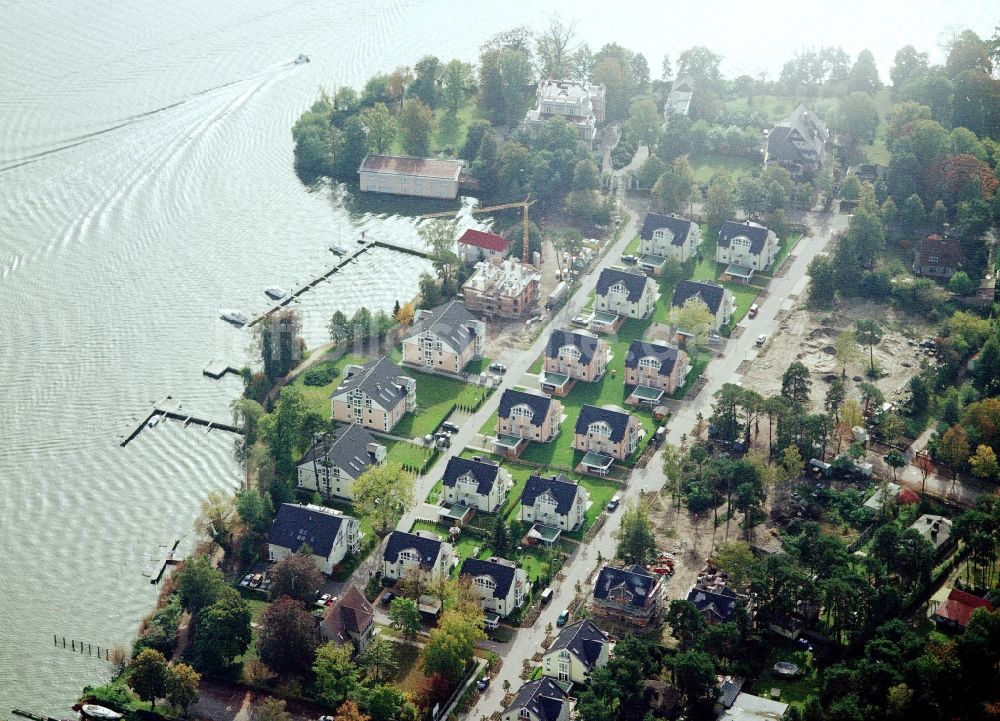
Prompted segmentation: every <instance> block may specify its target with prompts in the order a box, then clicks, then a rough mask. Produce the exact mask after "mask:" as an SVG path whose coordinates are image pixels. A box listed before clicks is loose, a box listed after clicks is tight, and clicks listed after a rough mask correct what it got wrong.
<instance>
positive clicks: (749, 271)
mask: <svg viewBox="0 0 1000 721" xmlns="http://www.w3.org/2000/svg"><path fill="white" fill-rule="evenodd" d="M780 245H781V243H780V242H779V241H778V236H777V235H775V234H774V231H773V230H769V229H768V228H765V227H764V226H763V225H760V224H759V223H752V222H750V221H749V220H747V221H744V222H742V223H737V222H736V221H735V220H727V221H726V222H725V223H723V224H722V228H720V229H719V239H718V242H717V243H716V247H715V260H716V262H718V263H727V264H728V266H729V267H728V268H726V275H728V276H729V277H730V278H731V279H733V280H739V281H744V282H749V280H750V278H751V277H752V276H753V274H754V271H764V270H767V269H768V268H769V267H770V266H771V263H773V262H774V258H775V256H777V255H778V248H779V247H780Z"/></svg>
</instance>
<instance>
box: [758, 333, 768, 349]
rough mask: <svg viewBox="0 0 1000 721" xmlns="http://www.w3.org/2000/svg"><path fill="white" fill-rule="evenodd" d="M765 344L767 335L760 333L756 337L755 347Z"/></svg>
mask: <svg viewBox="0 0 1000 721" xmlns="http://www.w3.org/2000/svg"><path fill="white" fill-rule="evenodd" d="M765 343H767V334H766V333H761V334H760V335H759V336H757V345H758V346H762V345H764V344H765Z"/></svg>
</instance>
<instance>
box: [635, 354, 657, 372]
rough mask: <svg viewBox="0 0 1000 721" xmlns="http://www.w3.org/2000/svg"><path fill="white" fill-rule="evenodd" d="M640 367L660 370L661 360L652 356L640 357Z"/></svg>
mask: <svg viewBox="0 0 1000 721" xmlns="http://www.w3.org/2000/svg"><path fill="white" fill-rule="evenodd" d="M639 367H640V368H648V369H652V370H654V371H658V370H660V361H658V360H657V359H656V358H653V357H651V356H646V357H645V358H640V359H639Z"/></svg>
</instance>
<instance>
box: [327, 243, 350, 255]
mask: <svg viewBox="0 0 1000 721" xmlns="http://www.w3.org/2000/svg"><path fill="white" fill-rule="evenodd" d="M330 252H331V253H333V254H334V255H347V249H346V248H344V247H343V246H342V245H337V244H336V243H330Z"/></svg>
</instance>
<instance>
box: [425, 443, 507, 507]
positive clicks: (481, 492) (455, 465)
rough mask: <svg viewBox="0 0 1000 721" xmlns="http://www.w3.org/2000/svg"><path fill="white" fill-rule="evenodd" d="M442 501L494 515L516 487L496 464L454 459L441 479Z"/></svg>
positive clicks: (457, 457) (505, 472)
mask: <svg viewBox="0 0 1000 721" xmlns="http://www.w3.org/2000/svg"><path fill="white" fill-rule="evenodd" d="M441 486H442V488H441V500H442V501H444V502H445V503H453V504H457V505H461V506H465V507H466V508H474V509H476V510H477V511H481V512H482V513H493V512H495V511H496V510H497V509H498V508H499V507H500V506H501V505H502V504H503V502H504V500H505V499H506V498H507V491H509V490H510V489H511V487H512V486H513V480H512V479H511V476H510V473H509V472H508V471H507V470H506V469H504V468H501V467H500V466H499V465H497V464H496V463H486V462H484V461H476V460H472V459H469V458H462V457H461V456H452V457H451V458H449V459H448V465H447V466H446V467H445V469H444V478H442V479H441Z"/></svg>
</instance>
